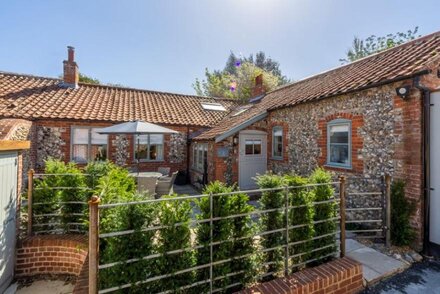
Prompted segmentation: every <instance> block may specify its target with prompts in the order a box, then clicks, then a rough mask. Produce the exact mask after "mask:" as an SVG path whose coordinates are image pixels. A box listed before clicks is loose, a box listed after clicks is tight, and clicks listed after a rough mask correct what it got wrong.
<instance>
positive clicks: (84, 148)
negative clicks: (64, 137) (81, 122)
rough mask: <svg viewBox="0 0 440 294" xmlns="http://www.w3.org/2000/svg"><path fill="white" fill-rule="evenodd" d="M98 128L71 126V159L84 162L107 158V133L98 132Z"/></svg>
mask: <svg viewBox="0 0 440 294" xmlns="http://www.w3.org/2000/svg"><path fill="white" fill-rule="evenodd" d="M98 130H99V128H92V127H73V128H72V161H74V162H78V163H86V162H89V161H92V160H94V161H101V160H106V159H107V139H108V136H107V135H101V134H98Z"/></svg>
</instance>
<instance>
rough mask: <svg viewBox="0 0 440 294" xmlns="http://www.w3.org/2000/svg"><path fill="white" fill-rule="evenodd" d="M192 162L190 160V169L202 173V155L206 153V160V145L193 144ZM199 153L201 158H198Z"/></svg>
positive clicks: (203, 161)
mask: <svg viewBox="0 0 440 294" xmlns="http://www.w3.org/2000/svg"><path fill="white" fill-rule="evenodd" d="M192 152H193V160H192V168H193V169H195V170H197V171H200V172H204V164H205V160H204V154H205V152H206V157H207V158H208V143H195V144H194V145H193V150H192ZM200 152H201V154H202V158H200V157H199V155H200Z"/></svg>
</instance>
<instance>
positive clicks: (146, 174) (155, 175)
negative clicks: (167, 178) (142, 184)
mask: <svg viewBox="0 0 440 294" xmlns="http://www.w3.org/2000/svg"><path fill="white" fill-rule="evenodd" d="M130 176H132V177H135V178H160V177H161V176H162V174H161V173H158V172H140V173H136V172H135V173H130Z"/></svg>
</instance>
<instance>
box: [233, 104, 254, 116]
mask: <svg viewBox="0 0 440 294" xmlns="http://www.w3.org/2000/svg"><path fill="white" fill-rule="evenodd" d="M251 107H252V105H246V106H241V107H238V108H237V109H236V110H235V112H234V113H233V114H232V116H239V115H240V114H242V113H243V112H245V111H246V110H248V109H249V108H251Z"/></svg>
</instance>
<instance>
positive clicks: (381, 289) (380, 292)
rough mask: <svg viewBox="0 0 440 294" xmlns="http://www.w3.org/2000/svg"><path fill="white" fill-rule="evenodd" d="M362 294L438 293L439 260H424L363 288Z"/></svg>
mask: <svg viewBox="0 0 440 294" xmlns="http://www.w3.org/2000/svg"><path fill="white" fill-rule="evenodd" d="M362 293H364V294H398V293H408V294H411V293H426V294H428V293H440V261H436V260H425V261H423V262H420V263H416V264H414V265H412V266H411V268H409V269H408V270H406V271H404V272H403V273H400V274H397V275H395V276H394V277H392V278H390V279H387V280H385V281H382V282H380V283H378V284H377V285H374V286H373V287H369V288H367V289H365V291H364V292H362Z"/></svg>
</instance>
